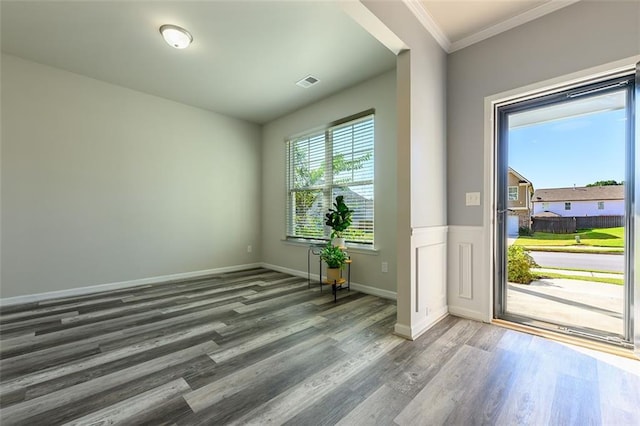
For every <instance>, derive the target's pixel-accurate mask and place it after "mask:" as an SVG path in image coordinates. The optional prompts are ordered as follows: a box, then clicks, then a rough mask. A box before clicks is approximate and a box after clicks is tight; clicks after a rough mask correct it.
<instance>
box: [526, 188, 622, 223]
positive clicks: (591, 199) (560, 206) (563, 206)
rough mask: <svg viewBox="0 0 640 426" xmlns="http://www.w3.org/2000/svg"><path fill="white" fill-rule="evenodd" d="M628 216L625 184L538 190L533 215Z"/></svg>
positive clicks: (535, 195) (534, 199)
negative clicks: (625, 201)
mask: <svg viewBox="0 0 640 426" xmlns="http://www.w3.org/2000/svg"><path fill="white" fill-rule="evenodd" d="M549 213H553V214H554V215H557V216H560V217H579V216H624V185H609V186H587V187H573V188H548V189H538V190H536V191H535V193H534V194H533V216H534V217H541V216H547V217H548V216H549Z"/></svg>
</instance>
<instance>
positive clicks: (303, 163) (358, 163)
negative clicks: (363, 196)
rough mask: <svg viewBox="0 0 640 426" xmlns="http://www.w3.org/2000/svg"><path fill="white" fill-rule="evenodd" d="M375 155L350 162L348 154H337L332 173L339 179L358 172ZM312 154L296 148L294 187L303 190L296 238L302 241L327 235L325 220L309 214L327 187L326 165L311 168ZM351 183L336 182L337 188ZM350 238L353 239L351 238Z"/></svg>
mask: <svg viewBox="0 0 640 426" xmlns="http://www.w3.org/2000/svg"><path fill="white" fill-rule="evenodd" d="M371 157H372V153H371V152H368V153H366V154H364V155H361V156H360V157H357V158H353V159H351V160H347V159H346V158H345V156H344V154H341V153H335V154H334V155H333V164H332V170H331V173H332V175H333V176H338V175H339V174H340V173H342V172H346V171H356V170H359V169H361V168H362V167H363V165H364V163H365V162H366V161H369V160H370V159H371ZM308 160H309V158H308V152H307V150H306V149H304V148H303V147H302V146H298V145H296V146H295V168H294V182H295V184H294V186H295V188H301V189H300V190H297V191H295V193H294V194H295V200H294V203H295V224H296V235H299V236H302V237H311V238H321V237H322V236H323V234H324V229H323V224H322V218H315V217H313V216H314V215H312V214H308V213H309V210H310V209H311V207H313V205H314V203H315V202H316V200H317V199H318V197H320V198H322V197H323V196H324V192H323V188H324V187H326V182H325V167H324V164H321V165H319V166H318V167H316V168H313V167H310V164H309V161H308ZM348 181H349V179H334V181H333V184H334V185H335V184H338V185H339V184H341V183H344V184H347V183H348ZM349 237H350V236H349Z"/></svg>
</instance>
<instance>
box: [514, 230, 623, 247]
mask: <svg viewBox="0 0 640 426" xmlns="http://www.w3.org/2000/svg"><path fill="white" fill-rule="evenodd" d="M576 236H579V237H580V246H591V247H619V248H623V247H624V227H617V228H594V229H579V230H577V231H576V232H575V233H573V234H553V233H550V232H534V233H533V234H532V235H530V236H521V237H519V238H518V239H517V240H516V241H515V243H514V245H516V246H525V247H534V246H574V245H576Z"/></svg>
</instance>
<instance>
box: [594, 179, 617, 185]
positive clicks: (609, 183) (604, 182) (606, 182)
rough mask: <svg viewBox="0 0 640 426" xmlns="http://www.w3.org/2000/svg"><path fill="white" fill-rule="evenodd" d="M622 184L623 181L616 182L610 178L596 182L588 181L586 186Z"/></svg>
mask: <svg viewBox="0 0 640 426" xmlns="http://www.w3.org/2000/svg"><path fill="white" fill-rule="evenodd" d="M623 184H624V182H619V183H618V182H616V181H615V180H613V179H610V180H599V181H597V182H594V183H590V184H589V185H587V186H613V185H623Z"/></svg>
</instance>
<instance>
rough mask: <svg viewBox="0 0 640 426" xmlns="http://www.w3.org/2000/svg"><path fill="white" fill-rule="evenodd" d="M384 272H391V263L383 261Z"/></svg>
mask: <svg viewBox="0 0 640 426" xmlns="http://www.w3.org/2000/svg"><path fill="white" fill-rule="evenodd" d="M382 272H389V263H387V262H382Z"/></svg>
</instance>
